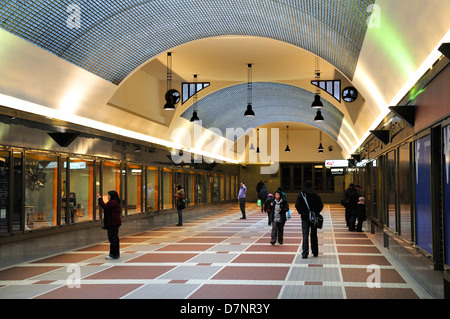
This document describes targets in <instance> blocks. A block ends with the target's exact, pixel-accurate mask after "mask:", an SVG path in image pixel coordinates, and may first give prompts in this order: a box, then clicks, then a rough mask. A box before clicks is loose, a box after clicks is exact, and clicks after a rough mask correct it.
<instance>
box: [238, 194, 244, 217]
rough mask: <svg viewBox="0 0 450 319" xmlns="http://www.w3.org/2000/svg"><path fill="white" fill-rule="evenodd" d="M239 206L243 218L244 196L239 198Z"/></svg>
mask: <svg viewBox="0 0 450 319" xmlns="http://www.w3.org/2000/svg"><path fill="white" fill-rule="evenodd" d="M239 206H240V207H241V213H242V217H244V218H245V198H239Z"/></svg>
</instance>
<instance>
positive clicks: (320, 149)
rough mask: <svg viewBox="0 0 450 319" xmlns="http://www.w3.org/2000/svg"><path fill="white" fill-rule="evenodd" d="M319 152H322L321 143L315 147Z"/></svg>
mask: <svg viewBox="0 0 450 319" xmlns="http://www.w3.org/2000/svg"><path fill="white" fill-rule="evenodd" d="M317 150H318V152H319V153H323V146H322V143H320V144H319V147H318V148H317Z"/></svg>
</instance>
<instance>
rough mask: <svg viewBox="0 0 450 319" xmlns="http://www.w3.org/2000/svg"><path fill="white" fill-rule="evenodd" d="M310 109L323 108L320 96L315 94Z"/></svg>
mask: <svg viewBox="0 0 450 319" xmlns="http://www.w3.org/2000/svg"><path fill="white" fill-rule="evenodd" d="M311 107H312V108H315V109H321V108H323V104H322V101H321V100H320V95H319V94H316V95H315V96H314V102H312V104H311Z"/></svg>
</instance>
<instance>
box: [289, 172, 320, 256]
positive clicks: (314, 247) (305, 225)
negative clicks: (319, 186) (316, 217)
mask: <svg viewBox="0 0 450 319" xmlns="http://www.w3.org/2000/svg"><path fill="white" fill-rule="evenodd" d="M304 185H305V188H304V189H303V191H302V192H300V194H298V196H297V200H296V202H295V208H296V209H297V212H298V213H299V214H300V216H301V217H302V233H303V244H302V250H303V251H302V257H303V258H308V255H309V236H310V235H311V251H312V253H313V255H314V257H317V256H318V255H319V240H318V238H317V227H314V226H313V225H311V223H310V222H309V211H310V210H311V211H313V212H314V213H316V214H319V213H320V212H321V211H322V209H323V202H322V199H321V198H320V196H319V194H317V193H316V192H314V191H313V189H312V186H313V184H312V182H311V181H309V180H308V181H305V184H304ZM304 196H305V197H306V200H307V201H308V205H307V204H306V203H305V199H304ZM308 206H309V209H308Z"/></svg>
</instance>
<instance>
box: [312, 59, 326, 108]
mask: <svg viewBox="0 0 450 319" xmlns="http://www.w3.org/2000/svg"><path fill="white" fill-rule="evenodd" d="M314 77H315V79H316V81H317V83H319V80H320V70H319V57H317V56H316V69H315V71H314ZM311 107H312V108H314V109H321V108H323V104H322V101H321V100H320V88H319V87H317V89H316V95H314V101H313V102H312V104H311Z"/></svg>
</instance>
